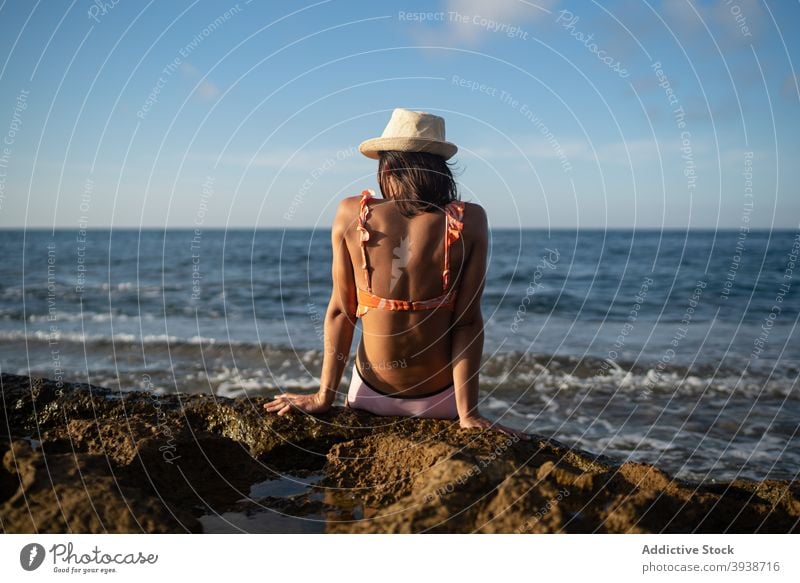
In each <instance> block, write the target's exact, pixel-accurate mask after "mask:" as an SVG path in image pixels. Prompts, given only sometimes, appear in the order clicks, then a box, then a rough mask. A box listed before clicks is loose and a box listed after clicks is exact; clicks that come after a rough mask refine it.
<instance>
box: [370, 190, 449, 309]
mask: <svg viewBox="0 0 800 583" xmlns="http://www.w3.org/2000/svg"><path fill="white" fill-rule="evenodd" d="M374 195H375V191H374V190H372V189H371V188H367V189H365V190H363V191H362V192H361V207H360V212H359V215H358V223H357V224H356V229H358V231H359V232H360V233H361V241H360V242H361V260H362V262H361V269H362V270H363V271H364V279H365V280H366V282H367V289H362V288H360V287H357V288H356V289H357V297H358V308H357V309H356V317H357V318H358V317H361V316H363V315H364V314H366V313H367V310H369V309H370V308H374V309H377V310H402V311H417V310H434V309H436V308H448V309H450V310H452V309H454V308H455V302H456V290H455V289H454V288H452V287H449V284H450V245H451V244H452V243H453V242H454V241H456V240H457V239H458V238H459V237H460V236H461V231H462V229H463V228H464V223H463V222H462V221H463V218H464V203H463V202H461V201H460V200H454V201H452V202H450V203H448V204H447V205H446V206H445V207H444V213H445V224H444V266H443V268H442V294H441V295H440V296H437V297H435V298H430V299H427V300H395V299H392V298H382V297H380V296H376V295H375V294H373V293H372V277H371V274H370V269H369V265H368V262H367V241H369V230H368V229H367V217H368V216H369V212H370V208H369V201H370V200H371V199H372V198H374ZM448 287H449V289H448Z"/></svg>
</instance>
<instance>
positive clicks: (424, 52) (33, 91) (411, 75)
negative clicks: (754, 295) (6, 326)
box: [0, 0, 800, 229]
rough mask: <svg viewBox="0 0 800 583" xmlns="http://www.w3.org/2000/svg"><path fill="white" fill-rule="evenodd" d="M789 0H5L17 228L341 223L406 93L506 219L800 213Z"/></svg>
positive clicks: (372, 182)
mask: <svg viewBox="0 0 800 583" xmlns="http://www.w3.org/2000/svg"><path fill="white" fill-rule="evenodd" d="M798 28H800V4H799V3H798V2H795V1H791V2H790V1H786V2H779V1H769V2H764V1H759V0H730V1H729V0H721V1H717V2H704V1H700V0H662V1H657V0H646V1H641V2H639V1H636V2H633V1H632V2H603V3H602V4H600V3H595V2H586V1H581V2H568V1H556V0H540V1H538V2H528V1H522V0H493V1H492V2H485V1H484V2H480V1H478V0H461V1H456V0H444V1H439V2H430V1H429V2H423V1H419V2H411V1H406V0H403V1H397V2H396V1H391V2H374V1H373V2H366V1H341V0H339V1H337V0H327V1H320V2H312V3H305V2H291V3H289V2H258V1H257V0H253V1H251V2H247V1H246V0H241V1H239V2H201V1H191V2H190V1H175V2H172V1H171V2H154V1H153V2H133V1H130V0H106V1H105V2H102V1H101V0H96V1H95V0H92V1H88V0H75V1H73V2H67V1H56V0H44V1H36V2H34V1H23V0H5V1H2V4H0V46H2V49H0V140H2V144H0V228H69V229H77V228H109V227H112V228H178V227H182V228H248V229H252V228H279V229H282V228H311V227H313V228H329V226H330V223H331V221H332V219H333V216H334V213H335V210H336V205H337V203H338V201H339V200H341V199H342V198H344V197H346V196H352V195H355V194H358V193H360V192H361V190H363V189H364V188H373V189H375V190H376V192H379V189H378V186H377V181H376V170H377V162H376V161H375V160H372V159H369V158H367V157H365V156H363V155H362V154H360V153H359V152H358V149H357V148H358V145H359V143H361V142H362V141H363V140H366V139H368V138H372V137H377V136H380V135H381V133H382V131H383V128H384V126H385V125H386V123H387V122H388V120H389V117H390V115H391V112H392V111H393V109H394V108H397V107H403V108H407V109H412V110H416V111H426V112H429V113H434V114H436V115H440V116H442V117H443V118H444V119H445V122H446V132H447V136H446V137H447V139H448V140H449V141H451V142H454V143H456V144H457V145H458V147H459V150H458V153H457V154H456V156H455V157H454V158H452V159H451V162H453V169H454V174H455V176H456V179H457V181H458V185H459V191H460V193H461V198H462V199H463V200H466V201H470V202H476V203H479V204H481V205H483V206H484V207H485V208H486V210H487V214H488V216H489V220H490V225H491V226H492V227H493V228H569V229H572V228H652V229H662V228H664V229H666V228H669V229H686V228H704V229H719V228H725V229H743V228H789V229H795V228H798V226H800V196H798V184H800V170H798V160H800V91H798V67H800V58H798V57H800V39H798V34H797V32H798Z"/></svg>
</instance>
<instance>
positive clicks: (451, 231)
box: [442, 200, 464, 291]
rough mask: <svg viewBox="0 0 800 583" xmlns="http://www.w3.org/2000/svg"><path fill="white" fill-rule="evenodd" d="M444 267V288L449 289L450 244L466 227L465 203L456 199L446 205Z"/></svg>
mask: <svg viewBox="0 0 800 583" xmlns="http://www.w3.org/2000/svg"><path fill="white" fill-rule="evenodd" d="M444 214H445V218H446V220H445V223H444V269H443V270H442V290H444V291H447V286H448V284H449V283H450V245H451V243H453V241H456V240H457V239H458V238H459V237H460V236H461V231H462V230H463V229H464V223H463V222H462V221H463V219H464V203H463V202H461V201H460V200H454V201H452V202H450V203H448V204H447V205H446V206H445V207H444Z"/></svg>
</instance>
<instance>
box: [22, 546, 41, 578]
mask: <svg viewBox="0 0 800 583" xmlns="http://www.w3.org/2000/svg"><path fill="white" fill-rule="evenodd" d="M43 562H44V547H43V546H42V545H40V544H38V543H30V544H27V545H25V546H24V547H22V550H21V551H20V552H19V564H20V565H22V568H23V569H25V570H26V571H35V570H36V569H38V568H39V567H40V566H41V565H42V563H43Z"/></svg>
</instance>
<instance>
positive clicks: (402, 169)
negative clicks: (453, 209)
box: [378, 150, 459, 217]
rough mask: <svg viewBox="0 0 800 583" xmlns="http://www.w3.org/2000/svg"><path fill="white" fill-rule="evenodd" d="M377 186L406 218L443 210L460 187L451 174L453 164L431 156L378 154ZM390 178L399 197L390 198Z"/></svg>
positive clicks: (393, 151)
mask: <svg viewBox="0 0 800 583" xmlns="http://www.w3.org/2000/svg"><path fill="white" fill-rule="evenodd" d="M378 154H379V155H380V161H379V162H378V184H379V185H380V188H381V193H382V194H383V197H384V198H386V199H390V200H394V202H395V204H396V205H397V208H398V209H399V210H400V213H401V214H403V216H406V217H411V216H414V215H417V214H420V213H423V212H431V211H435V210H437V209H442V208H444V206H445V205H446V204H447V203H449V202H452V201H454V200H459V198H458V187H457V186H456V181H455V179H454V178H453V173H452V172H451V171H450V162H448V161H447V160H445V158H444V157H443V156H439V155H437V154H431V153H429V152H401V151H399V150H382V151H380V152H378ZM390 177H391V178H392V182H394V185H395V187H396V188H398V196H397V198H394V197H392V196H391V194H390V193H391V192H392V191H391V188H390Z"/></svg>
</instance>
